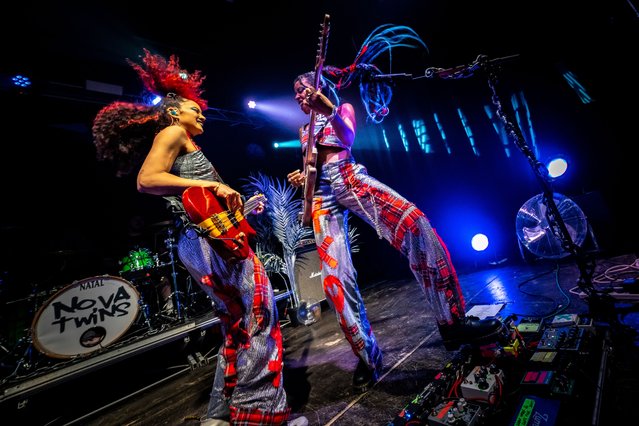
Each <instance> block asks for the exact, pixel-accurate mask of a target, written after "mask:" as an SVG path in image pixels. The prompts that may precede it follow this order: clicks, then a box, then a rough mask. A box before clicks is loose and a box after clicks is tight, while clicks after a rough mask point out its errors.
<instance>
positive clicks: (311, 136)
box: [301, 14, 330, 226]
mask: <svg viewBox="0 0 639 426" xmlns="http://www.w3.org/2000/svg"><path fill="white" fill-rule="evenodd" d="M329 30H330V16H329V15H328V14H325V15H324V22H323V23H322V26H321V29H320V39H319V49H318V50H317V57H316V58H315V81H314V86H315V90H316V91H317V90H320V88H321V81H322V80H321V77H322V69H323V68H324V60H325V59H326V46H327V45H328V33H329ZM315 115H316V114H315V111H311V119H310V121H309V123H308V142H307V144H306V152H305V153H304V176H305V177H306V180H305V182H304V198H303V200H302V213H301V220H302V225H304V226H310V224H311V220H312V216H313V193H314V192H315V181H316V180H317V167H316V162H317V146H316V142H317V140H316V136H315Z"/></svg>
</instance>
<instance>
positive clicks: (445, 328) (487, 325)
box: [438, 317, 506, 351]
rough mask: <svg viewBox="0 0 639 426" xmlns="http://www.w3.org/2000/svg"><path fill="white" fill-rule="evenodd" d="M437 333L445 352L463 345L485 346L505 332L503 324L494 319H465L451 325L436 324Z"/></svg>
mask: <svg viewBox="0 0 639 426" xmlns="http://www.w3.org/2000/svg"><path fill="white" fill-rule="evenodd" d="M438 327H439V333H440V334H441V336H442V340H443V341H444V347H445V348H446V350H447V351H454V350H457V349H459V347H460V346H461V345H463V344H470V345H485V344H487V343H493V342H496V341H497V340H498V339H499V337H500V335H501V334H502V333H504V332H505V331H506V327H505V326H504V324H503V323H502V322H501V321H499V320H498V319H495V318H486V319H483V320H480V319H479V318H477V317H466V318H464V319H462V320H460V321H459V322H456V323H453V324H444V325H441V324H438Z"/></svg>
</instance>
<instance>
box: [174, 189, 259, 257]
mask: <svg viewBox="0 0 639 426" xmlns="http://www.w3.org/2000/svg"><path fill="white" fill-rule="evenodd" d="M265 201H266V197H265V196H264V195H263V194H256V195H254V196H252V197H251V198H249V199H248V200H247V201H246V202H245V203H244V208H243V209H242V210H243V211H239V210H238V211H236V212H231V211H230V210H228V209H227V208H226V206H225V204H224V202H223V201H222V200H220V199H218V197H216V196H215V194H213V193H212V192H211V191H210V190H208V189H207V188H202V187H200V186H193V187H190V188H187V189H186V190H184V192H183V193H182V203H183V204H184V209H185V210H186V214H187V215H188V216H189V219H191V221H192V222H193V223H195V224H196V225H198V226H199V227H200V228H202V229H203V230H204V231H206V237H207V240H208V241H209V243H210V244H211V247H213V249H214V250H215V251H216V252H217V253H218V254H219V255H220V256H222V258H223V259H226V260H228V261H231V262H238V261H240V260H243V259H246V258H247V257H248V255H249V250H250V246H249V238H253V237H254V236H255V235H256V233H255V230H254V229H253V228H252V227H251V225H249V223H248V222H247V221H246V218H245V215H248V214H251V213H252V212H253V211H254V210H255V209H256V208H257V207H258V205H259V203H260V202H265Z"/></svg>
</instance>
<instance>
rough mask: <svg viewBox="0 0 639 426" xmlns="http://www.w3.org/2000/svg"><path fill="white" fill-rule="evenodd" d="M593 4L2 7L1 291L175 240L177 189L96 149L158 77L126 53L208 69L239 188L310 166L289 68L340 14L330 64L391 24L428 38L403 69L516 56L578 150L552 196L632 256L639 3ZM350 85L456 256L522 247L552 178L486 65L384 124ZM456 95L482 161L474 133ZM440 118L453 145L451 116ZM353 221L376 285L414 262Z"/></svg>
mask: <svg viewBox="0 0 639 426" xmlns="http://www.w3.org/2000/svg"><path fill="white" fill-rule="evenodd" d="M592 3H593V4H585V3H583V2H577V1H567V2H552V1H535V2H532V1H531V2H512V1H501V0H499V1H493V2H470V1H423V0H421V1H400V0H395V1H382V0H378V1H367V2H365V1H317V2H299V1H279V2H278V1H269V2H249V1H241V0H237V1H211V2H179V3H175V2H170V3H168V4H167V3H163V5H160V3H157V2H142V3H139V2H136V3H135V4H136V6H135V9H136V10H133V2H128V3H122V4H120V3H118V2H112V1H110V2H93V3H92V4H89V3H88V2H83V3H81V4H76V5H72V4H63V3H60V2H56V3H52V4H45V5H38V6H35V5H26V4H12V5H11V6H6V5H5V6H4V10H3V17H4V19H3V21H4V22H5V23H4V24H3V25H2V29H1V30H0V31H1V35H2V39H3V47H2V51H3V54H2V60H1V62H0V66H1V68H0V73H1V75H0V77H2V83H1V84H0V88H1V90H0V108H1V112H2V117H3V126H2V127H3V131H2V134H3V137H2V147H3V149H2V168H1V172H0V173H2V175H1V178H2V188H3V203H2V204H3V208H2V209H1V210H2V211H1V214H0V232H1V236H2V255H1V258H0V261H1V262H2V264H1V266H2V269H0V271H2V274H3V281H2V282H3V291H8V292H10V293H16V292H17V293H19V292H21V291H25V289H31V288H33V287H34V286H37V287H45V288H47V287H52V286H60V285H65V284H68V283H70V282H72V281H74V280H79V279H83V278H86V277H90V276H94V275H100V274H106V273H111V274H113V273H117V270H118V260H120V259H121V258H122V257H124V256H125V255H126V254H127V253H128V251H129V250H132V249H133V248H135V247H140V246H141V247H148V248H149V249H150V250H151V251H153V252H155V253H161V252H163V251H164V250H165V247H164V245H163V244H164V243H163V241H164V239H165V237H166V227H165V226H164V225H163V223H164V221H165V220H166V219H167V218H168V216H167V214H166V211H165V210H164V204H163V202H162V201H161V200H159V199H158V198H155V197H153V196H148V195H143V194H139V193H137V192H136V191H135V177H128V178H115V177H114V176H113V175H112V174H111V172H110V169H109V168H108V166H106V165H104V164H100V163H98V162H96V160H95V151H94V148H93V145H92V140H91V133H90V128H91V122H92V119H93V117H94V116H95V114H96V113H97V111H98V110H99V109H100V108H101V107H102V106H104V105H105V104H106V103H108V102H111V101H113V100H116V99H117V100H136V99H138V96H139V95H140V93H141V89H142V86H141V84H140V82H139V81H138V80H137V76H136V74H135V73H134V72H133V70H132V69H131V68H130V67H129V66H128V65H127V63H126V58H132V59H135V58H137V57H138V55H139V54H140V53H141V52H142V49H143V48H148V49H150V50H151V51H152V52H154V53H160V54H163V55H165V56H168V55H170V54H176V55H177V56H178V57H179V58H180V62H181V64H182V66H183V67H185V68H187V69H189V70H194V69H200V70H202V71H203V73H204V74H206V75H207V80H206V82H205V84H204V86H205V88H206V92H205V96H206V97H207V99H208V100H209V106H210V107H211V108H212V110H211V111H209V112H208V113H207V114H208V117H209V120H208V122H207V124H206V128H205V131H206V133H205V134H204V135H202V136H201V137H200V138H198V140H197V142H198V144H200V145H201V146H202V147H203V149H204V151H205V153H206V154H207V156H209V158H210V159H211V160H212V161H213V162H214V164H215V165H216V167H217V168H218V170H219V171H220V173H221V175H222V176H223V177H224V179H225V180H226V181H227V182H229V183H230V184H231V185H232V186H234V187H236V188H240V187H241V185H243V184H244V183H245V182H244V180H243V179H245V178H246V177H248V176H249V174H251V173H257V172H262V173H265V174H267V175H269V176H273V177H275V178H278V179H282V180H283V179H285V176H286V173H287V172H288V171H290V170H292V169H294V168H297V167H299V166H300V164H301V157H300V152H299V150H298V149H289V150H274V149H273V148H272V147H271V144H272V142H273V141H275V140H279V141H282V140H292V139H295V138H296V136H297V132H296V128H297V125H301V124H302V123H303V122H305V120H307V118H306V117H304V116H303V115H301V114H300V113H299V111H298V108H297V106H296V104H295V103H294V101H293V92H292V82H293V80H294V78H295V76H297V75H298V74H300V73H302V72H305V71H308V70H310V69H312V68H313V65H314V60H315V53H316V48H317V39H318V35H319V24H320V23H321V21H322V17H323V14H324V13H328V14H330V15H331V33H330V37H329V46H328V54H327V61H326V62H327V63H328V64H332V65H336V66H340V67H343V66H347V65H349V64H350V63H352V61H353V60H354V58H355V55H356V53H357V51H358V50H359V48H360V46H361V43H362V42H363V41H364V39H365V38H366V37H367V35H368V34H369V33H370V32H371V31H372V30H373V29H374V28H376V27H377V26H378V25H381V24H385V23H392V24H396V25H407V26H409V27H411V28H413V29H414V30H415V31H417V33H418V34H419V35H420V36H421V38H422V39H423V40H424V41H425V42H426V44H427V45H428V48H429V51H428V53H426V52H422V51H418V50H414V49H401V48H398V49H395V50H393V60H392V67H391V66H390V64H389V63H388V60H387V55H382V57H380V59H379V63H378V66H379V67H380V69H382V71H384V72H386V73H409V74H412V75H413V76H415V77H419V76H423V75H424V72H425V70H426V69H427V68H429V67H438V68H448V67H453V66H457V65H465V64H470V63H472V61H473V60H475V58H476V57H477V56H478V55H479V54H483V55H487V57H488V58H490V59H497V58H505V57H509V56H511V55H517V57H516V58H515V59H514V60H511V61H507V62H504V63H503V64H501V66H500V67H499V69H498V73H497V76H498V83H499V93H500V99H501V101H502V103H503V104H504V105H506V106H509V105H510V99H511V96H513V95H518V94H523V96H524V97H525V100H526V103H527V106H528V110H529V112H530V121H531V123H532V127H533V131H534V136H535V141H536V143H537V147H538V150H539V151H538V153H539V160H541V161H543V160H545V159H546V158H547V157H550V156H552V155H555V154H563V155H565V156H567V158H569V160H570V161H571V166H570V168H569V170H568V174H567V175H566V176H565V177H563V178H562V179H561V180H558V181H556V182H554V184H553V187H554V190H555V191H557V192H560V193H562V194H565V195H566V196H569V197H570V198H571V199H573V200H575V201H576V202H577V203H578V204H579V205H580V206H581V207H582V209H583V210H584V212H585V213H586V214H587V216H588V217H589V220H590V223H591V224H592V227H593V231H594V233H595V235H596V237H597V239H598V242H599V244H600V248H601V250H602V251H604V252H606V253H607V254H614V253H626V252H632V251H635V250H636V249H637V230H636V228H637V226H636V224H635V223H634V222H635V219H636V214H635V213H634V207H633V206H634V204H635V203H636V200H634V196H635V194H636V191H637V188H636V182H637V179H636V177H635V174H636V172H635V170H636V168H635V165H634V163H635V161H634V160H635V157H634V153H635V152H636V149H635V145H636V130H635V126H636V120H637V118H636V117H637V116H636V112H637V108H636V106H635V105H636V95H637V78H636V71H635V69H636V68H635V65H634V62H635V60H636V56H637V55H636V53H637V40H639V38H637V32H638V31H637V28H638V26H639V18H638V15H637V12H636V10H634V9H635V5H634V2H631V1H622V0H614V1H608V2H592ZM10 23H11V25H9V24H10ZM10 27H13V28H12V29H10ZM564 71H571V72H573V73H574V74H575V75H576V76H577V78H578V79H579V81H580V83H581V84H582V85H583V86H584V87H585V90H586V91H587V92H588V93H589V95H590V96H592V98H593V99H594V101H593V102H592V103H589V104H583V103H582V102H581V101H580V100H579V98H578V96H577V94H576V93H575V91H574V90H573V89H571V88H570V87H569V86H568V84H567V83H566V81H565V80H564V79H563V77H562V72H564ZM15 73H23V74H25V75H29V76H30V77H31V78H32V80H33V85H32V87H31V88H30V89H28V90H22V91H19V90H16V89H15V88H13V87H12V86H11V85H10V83H9V81H8V79H9V78H10V77H11V76H12V75H14V74H15ZM86 80H93V81H99V82H104V83H107V84H112V85H116V86H121V87H122V88H123V93H122V95H120V96H115V95H108V94H104V93H98V92H92V91H89V90H86V89H85V82H86ZM341 95H342V96H343V97H344V100H346V101H350V102H352V103H353V104H354V105H355V107H356V109H357V112H358V136H357V139H356V142H355V148H354V149H353V153H354V155H355V157H356V159H357V160H359V161H360V162H363V163H364V164H366V165H367V167H368V170H369V172H370V173H371V174H372V175H373V176H376V177H377V178H379V179H380V180H382V181H383V182H385V183H387V184H389V185H390V186H391V187H393V188H394V189H396V190H397V191H398V192H400V193H401V194H402V195H404V196H406V197H407V198H408V199H410V200H411V201H413V202H415V203H416V204H417V205H418V206H419V207H420V208H421V209H422V210H424V212H425V213H426V214H427V216H428V217H429V218H430V219H431V221H432V222H433V225H434V226H435V227H436V229H437V230H438V232H439V233H440V235H441V236H442V238H443V239H444V241H445V242H446V243H447V245H448V247H449V249H450V252H451V255H452V257H453V260H454V262H455V263H456V264H457V265H458V268H459V269H464V268H474V267H479V266H483V265H486V264H488V263H489V262H494V261H497V260H501V259H504V258H507V259H509V260H515V259H518V258H519V256H520V254H519V249H518V246H517V239H516V235H515V217H516V215H517V212H518V210H519V208H520V207H521V206H522V205H523V204H524V203H525V202H526V200H528V199H529V198H531V197H532V196H534V195H536V194H538V193H540V192H541V186H540V183H539V182H538V180H537V178H536V175H535V173H534V171H533V168H532V167H531V165H530V161H529V158H527V157H526V155H524V153H523V152H522V151H521V150H520V149H518V148H517V147H516V146H515V145H514V144H513V143H512V140H511V141H510V146H509V148H510V156H507V155H506V154H505V151H504V149H503V146H502V141H501V140H500V139H499V138H497V135H496V133H495V132H494V130H493V129H492V127H491V125H490V123H489V121H488V120H487V118H486V115H485V112H484V106H485V105H490V104H491V101H492V100H493V99H492V95H493V93H492V91H491V89H490V87H489V85H488V79H487V77H486V75H485V74H483V73H481V72H479V73H477V74H476V75H473V76H472V77H470V78H468V79H458V80H432V79H426V78H419V79H418V78H415V79H411V80H401V81H396V82H395V83H394V92H393V99H392V101H391V104H390V109H391V113H390V114H389V116H388V117H387V118H386V119H385V120H384V122H383V123H382V124H381V125H374V124H371V123H367V122H366V119H365V116H364V108H363V106H362V104H361V102H360V100H359V95H358V90H357V88H356V87H351V88H348V89H346V90H344V91H343V92H342V93H341ZM251 96H254V97H256V98H258V99H282V100H284V103H285V104H287V105H288V106H289V108H290V110H291V111H292V112H291V114H289V115H290V116H289V119H290V118H292V119H293V120H292V121H293V122H295V121H297V123H296V124H295V126H291V125H290V123H283V122H282V121H281V120H279V119H275V118H272V117H270V116H267V115H264V114H262V115H261V114H260V113H259V112H256V111H248V110H245V109H244V105H245V100H246V99H248V98H249V97H251ZM458 109H461V110H463V111H464V113H465V115H466V117H467V119H468V123H469V126H470V127H471V128H472V130H473V135H474V138H475V144H476V146H477V149H478V150H479V153H480V155H479V156H477V155H475V154H474V153H473V152H472V150H471V149H470V147H469V144H468V139H467V136H466V134H465V132H464V129H463V128H462V126H461V124H460V119H459V116H458V112H457V111H458ZM220 111H222V112H224V111H227V112H233V113H237V115H234V114H232V115H231V116H232V117H234V118H237V119H232V120H221V119H219V117H220V115H219V114H217V112H220ZM434 113H436V114H437V116H438V117H439V119H440V120H441V122H442V124H443V126H444V128H445V130H446V132H447V138H448V143H449V145H450V147H451V149H452V153H451V154H448V153H446V152H445V150H444V147H443V141H442V140H441V139H440V138H439V137H438V134H437V131H436V130H435V128H434V123H433V118H432V117H433V114H434ZM420 118H421V119H424V120H425V121H426V125H427V127H429V132H430V134H431V136H432V137H433V140H432V143H433V146H434V151H435V152H434V153H432V154H424V153H423V152H421V151H420V150H419V147H418V144H417V140H416V138H415V136H414V133H411V132H410V130H408V131H407V133H408V139H407V140H408V143H409V150H408V152H407V151H406V150H405V149H404V147H403V146H402V142H401V139H400V137H399V133H398V130H397V126H399V125H401V126H402V127H403V128H404V129H411V127H410V126H411V120H414V119H420ZM295 119H297V120H295ZM522 124H524V125H525V124H526V123H522ZM382 129H384V131H385V132H386V135H387V138H388V142H389V145H390V148H389V149H386V148H385V144H384V141H383V137H382ZM525 135H526V136H529V135H530V133H529V130H528V129H526V133H525ZM529 142H530V141H529ZM353 224H354V225H355V226H357V227H358V230H359V232H360V239H359V243H360V248H361V250H362V251H361V252H360V253H357V254H356V255H355V261H356V263H357V266H358V269H359V273H360V278H361V280H362V283H364V284H365V283H366V282H371V281H377V280H380V279H385V278H391V277H393V278H395V277H397V276H399V275H407V274H409V273H410V271H409V268H408V267H407V265H406V263H405V260H403V259H402V258H401V257H400V255H399V254H398V253H396V252H395V251H394V250H392V249H391V248H390V247H389V246H388V245H387V244H386V243H385V242H383V241H379V240H378V239H377V238H376V235H375V233H374V231H373V230H371V229H369V228H368V227H366V226H364V225H363V223H362V222H361V221H358V220H354V221H353ZM479 231H484V232H488V233H489V234H490V236H491V242H492V245H491V247H490V248H489V250H488V251H487V252H486V253H481V254H474V253H472V251H471V250H470V248H469V240H470V236H472V234H473V233H474V232H479ZM7 288H8V289H9V290H7ZM16 289H19V290H16Z"/></svg>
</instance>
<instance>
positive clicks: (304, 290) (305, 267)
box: [294, 238, 326, 303]
mask: <svg viewBox="0 0 639 426" xmlns="http://www.w3.org/2000/svg"><path fill="white" fill-rule="evenodd" d="M294 270H295V294H296V295H297V298H298V300H299V301H300V303H301V302H302V301H310V300H313V301H315V302H321V301H324V300H326V296H325V295H324V287H323V285H322V277H321V272H320V259H319V255H318V254H317V246H316V245H315V240H314V239H312V238H311V239H306V240H302V241H301V242H300V244H299V245H298V247H297V248H296V249H295V267H294Z"/></svg>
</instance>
